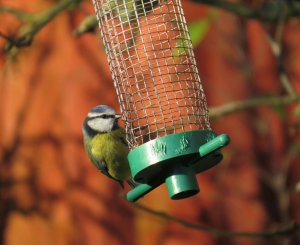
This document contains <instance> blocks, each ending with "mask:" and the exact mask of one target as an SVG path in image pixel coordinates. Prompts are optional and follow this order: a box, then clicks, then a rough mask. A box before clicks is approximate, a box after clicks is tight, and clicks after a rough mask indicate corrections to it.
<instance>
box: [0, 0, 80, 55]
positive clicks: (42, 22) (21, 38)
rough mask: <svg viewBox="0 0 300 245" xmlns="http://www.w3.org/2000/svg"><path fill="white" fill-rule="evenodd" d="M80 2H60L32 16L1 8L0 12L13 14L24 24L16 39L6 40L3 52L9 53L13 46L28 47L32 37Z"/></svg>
mask: <svg viewBox="0 0 300 245" xmlns="http://www.w3.org/2000/svg"><path fill="white" fill-rule="evenodd" d="M80 2H81V0H62V1H60V2H58V3H57V4H55V5H54V6H52V7H51V8H49V9H47V10H45V11H42V12H40V13H36V14H33V15H31V14H28V13H25V12H22V11H19V10H16V9H12V8H10V7H7V6H2V7H1V8H0V12H2V13H10V14H13V15H14V16H16V17H17V18H18V19H20V20H23V21H25V24H24V25H23V26H22V27H21V28H20V29H19V31H18V33H17V34H16V37H9V38H6V40H7V42H8V45H7V46H6V47H5V51H9V50H10V49H11V48H12V47H14V46H15V47H18V48H19V47H24V46H29V45H30V44H31V42H32V39H33V37H34V36H35V35H36V34H37V33H38V32H39V31H40V30H41V29H42V28H43V27H45V26H46V25H47V24H48V23H49V22H50V21H52V20H53V19H54V18H55V17H56V16H57V15H58V14H59V13H61V12H63V11H65V10H68V9H72V8H74V7H76V6H78V5H79V4H80ZM4 36H7V35H4V34H2V37H4Z"/></svg>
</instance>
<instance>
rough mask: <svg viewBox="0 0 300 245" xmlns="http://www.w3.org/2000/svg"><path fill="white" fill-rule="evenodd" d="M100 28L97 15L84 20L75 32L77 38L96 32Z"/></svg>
mask: <svg viewBox="0 0 300 245" xmlns="http://www.w3.org/2000/svg"><path fill="white" fill-rule="evenodd" d="M97 26H98V22H97V18H96V16H95V15H89V16H87V17H85V18H84V19H83V21H82V22H81V23H80V25H79V26H78V27H77V28H76V29H75V30H74V35H75V36H77V37H78V36H81V35H82V34H84V33H87V32H95V31H96V27H97Z"/></svg>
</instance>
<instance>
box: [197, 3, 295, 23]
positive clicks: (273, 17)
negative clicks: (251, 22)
mask: <svg viewBox="0 0 300 245" xmlns="http://www.w3.org/2000/svg"><path fill="white" fill-rule="evenodd" d="M192 1H194V2H196V3H201V4H206V5H209V6H213V7H218V8H220V9H224V10H227V11H229V12H231V13H233V14H235V15H237V16H240V17H243V18H250V19H258V20H262V21H268V22H275V21H277V20H278V18H279V16H280V13H281V12H282V10H283V9H286V11H285V18H286V19H289V18H292V17H300V4H299V3H293V4H290V3H288V1H283V2H281V1H266V2H265V3H264V4H263V5H262V6H261V7H260V8H253V7H251V6H249V5H247V4H244V3H236V2H230V1H225V0H192ZM294 2H295V1H294Z"/></svg>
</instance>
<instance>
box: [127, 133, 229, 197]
mask: <svg viewBox="0 0 300 245" xmlns="http://www.w3.org/2000/svg"><path fill="white" fill-rule="evenodd" d="M208 135H209V137H211V136H212V135H215V134H214V133H213V132H212V131H209V130H197V131H189V132H183V133H177V134H172V135H169V136H164V137H161V138H159V139H157V140H152V141H151V142H148V143H145V144H143V145H142V146H140V147H137V148H136V149H135V150H133V151H132V152H130V153H129V155H128V159H129V163H130V167H131V172H132V173H133V176H134V178H135V177H136V176H138V179H141V180H143V181H144V182H145V183H142V184H140V185H139V186H137V187H136V188H134V189H132V190H131V191H129V192H128V193H127V200H128V201H130V202H134V201H137V200H138V199H139V198H141V197H143V196H145V195H146V194H147V193H149V192H151V191H152V190H154V189H155V188H156V187H158V186H159V185H161V184H162V183H164V182H166V185H167V188H168V192H169V196H170V197H171V199H173V200H178V199H182V198H186V197H189V196H192V195H195V194H196V193H198V192H199V187H198V183H197V179H196V174H197V173H199V172H202V171H204V170H206V169H208V168H210V167H212V166H214V165H215V164H217V163H218V162H219V161H220V160H221V159H222V157H221V153H220V152H219V149H221V148H222V147H224V146H225V145H227V144H228V143H229V141H230V138H229V136H228V135H226V134H222V135H219V136H216V135H215V137H214V138H212V139H211V140H210V141H208V142H207V141H206V140H207V137H206V136H208ZM155 141H157V145H159V146H161V145H162V144H163V145H165V146H164V147H163V148H164V149H166V148H167V147H170V149H172V148H174V145H175V146H177V147H175V149H174V150H173V152H171V150H170V152H167V151H163V152H164V154H162V155H159V154H158V152H157V154H158V155H156V157H155V158H152V157H151V156H149V155H147V152H148V153H149V150H148V148H150V149H153V148H152V147H153V145H156V144H155V143H156V142H155ZM196 145H198V146H197V147H196ZM178 146H179V148H178ZM181 147H182V148H184V149H185V151H181V153H180V154H179V152H178V149H181ZM158 148H159V149H161V147H158ZM181 150H182V149H181ZM150 152H151V151H150ZM159 153H161V151H159ZM139 156H144V159H141V158H139ZM159 156H160V157H161V159H160V157H159ZM208 156H210V157H208ZM140 166H142V168H141V167H140ZM157 168H159V169H163V170H164V171H163V172H164V173H167V174H161V175H159V174H157V173H156V172H155V169H157ZM149 172H150V174H149ZM151 173H156V174H157V175H155V176H154V175H151ZM153 179H155V181H154V180H153Z"/></svg>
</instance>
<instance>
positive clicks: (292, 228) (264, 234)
mask: <svg viewBox="0 0 300 245" xmlns="http://www.w3.org/2000/svg"><path fill="white" fill-rule="evenodd" d="M133 205H134V206H135V207H136V208H138V209H140V210H142V211H144V212H147V213H149V214H151V215H154V216H156V217H159V218H162V219H165V220H170V221H174V222H176V223H178V224H180V225H182V226H184V227H187V228H190V229H194V230H199V231H203V232H208V233H210V234H212V235H214V236H216V237H249V238H271V237H276V236H287V235H290V234H292V233H294V232H296V231H297V230H299V229H300V223H298V222H294V221H293V222H289V223H288V224H283V225H282V226H281V227H279V228H276V229H270V230H266V231H261V232H249V231H228V230H221V229H216V228H213V227H210V226H205V225H200V224H195V223H191V222H188V221H186V220H183V219H181V218H178V217H175V216H172V215H170V214H168V213H165V212H162V211H158V210H154V209H151V208H148V207H146V206H144V205H142V204H139V203H133Z"/></svg>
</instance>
